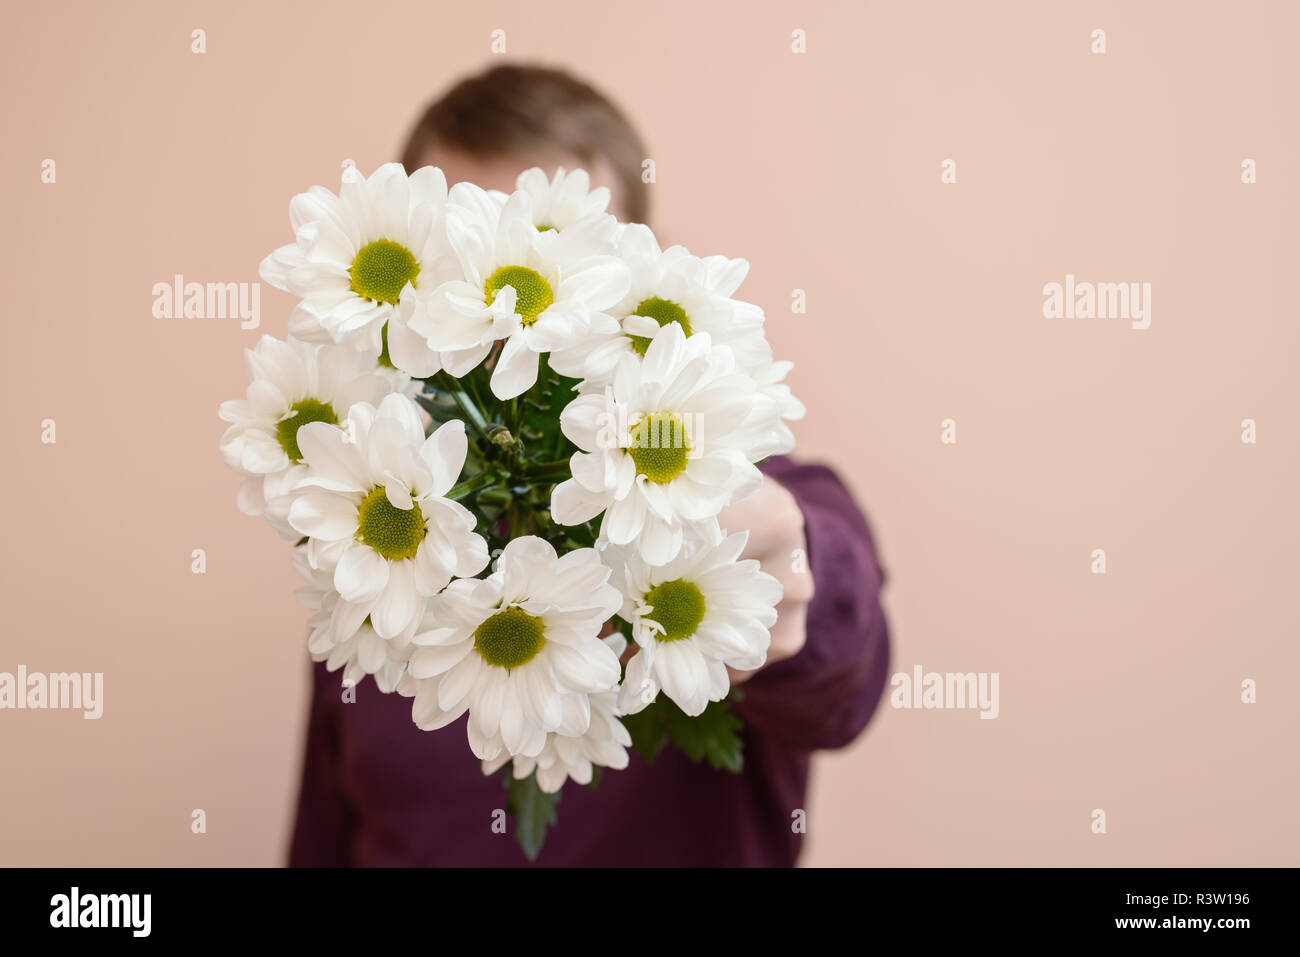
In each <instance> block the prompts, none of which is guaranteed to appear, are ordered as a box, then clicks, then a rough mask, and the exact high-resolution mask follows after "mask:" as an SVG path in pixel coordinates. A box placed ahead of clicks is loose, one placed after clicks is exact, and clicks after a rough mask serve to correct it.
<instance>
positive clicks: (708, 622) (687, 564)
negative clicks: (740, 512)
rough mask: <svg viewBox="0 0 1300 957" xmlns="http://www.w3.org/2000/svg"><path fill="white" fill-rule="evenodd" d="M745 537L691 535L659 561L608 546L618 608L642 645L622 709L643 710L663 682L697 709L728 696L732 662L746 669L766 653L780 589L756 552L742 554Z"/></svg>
mask: <svg viewBox="0 0 1300 957" xmlns="http://www.w3.org/2000/svg"><path fill="white" fill-rule="evenodd" d="M748 539H749V532H747V531H746V532H737V533H735V534H733V535H728V536H726V537H725V538H723V539H722V540H721V541H720V542H718V543H717V544H710V543H709V542H707V541H696V542H692V543H691V544H689V545H687V547H686V548H685V549H683V551H682V554H681V555H679V556H678V557H677V558H675V559H673V560H672V561H671V562H669V563H668V564H667V565H662V566H651V565H648V564H646V562H645V561H644V560H643V559H642V558H641V557H640V556H639V555H638V554H637V553H636V551H635V550H634V549H631V548H619V547H617V546H613V545H608V546H605V547H604V549H603V550H602V553H601V557H602V558H603V559H604V560H605V562H606V563H607V564H609V565H610V567H611V568H612V569H613V574H612V575H611V577H610V581H611V582H612V583H613V584H614V585H616V586H617V587H618V589H619V591H620V592H622V593H623V607H622V609H621V610H620V611H619V615H620V617H622V618H623V619H624V620H625V621H628V622H631V624H632V634H633V637H634V638H635V639H636V642H637V644H638V645H640V646H641V647H640V650H638V651H637V653H636V655H634V656H633V658H632V660H631V661H629V662H628V663H627V673H626V675H625V676H624V679H623V687H622V690H621V692H620V694H619V702H618V703H619V710H620V711H621V712H622V713H623V714H634V713H636V712H637V711H640V710H641V709H642V708H644V707H645V706H646V705H647V704H649V703H650V702H651V701H653V700H654V698H655V695H656V694H657V693H658V691H659V689H660V688H662V689H663V691H664V693H665V694H667V695H668V697H670V698H671V699H672V700H673V701H674V702H676V704H677V706H678V707H679V708H681V709H682V711H684V712H685V713H686V714H688V715H697V714H699V713H700V712H702V711H703V710H704V709H705V707H707V706H708V703H709V702H710V701H721V700H722V699H723V698H725V697H726V696H727V691H728V690H729V689H730V687H731V682H730V679H729V678H728V676H727V667H728V666H730V667H732V668H737V669H739V670H743V671H748V670H750V669H753V668H757V667H759V666H761V665H762V664H763V662H764V661H765V660H766V658H767V647H768V645H769V644H770V643H771V640H772V639H771V633H770V631H769V629H770V628H771V627H772V625H773V624H774V623H775V622H776V606H777V604H778V603H779V602H780V601H781V593H782V588H781V583H780V582H778V581H777V580H776V579H775V578H773V577H772V576H771V575H769V574H767V573H766V572H764V571H762V570H760V568H759V564H758V562H757V561H755V560H754V559H752V558H750V559H745V560H743V561H740V560H739V558H740V554H741V552H742V551H744V548H745V542H746V541H747V540H748Z"/></svg>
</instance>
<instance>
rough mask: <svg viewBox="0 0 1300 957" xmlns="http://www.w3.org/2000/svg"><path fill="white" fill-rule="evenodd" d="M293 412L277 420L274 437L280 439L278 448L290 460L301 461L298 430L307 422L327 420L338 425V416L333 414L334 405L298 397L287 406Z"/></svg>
mask: <svg viewBox="0 0 1300 957" xmlns="http://www.w3.org/2000/svg"><path fill="white" fill-rule="evenodd" d="M289 411H290V412H292V413H293V415H291V416H290V417H289V418H287V419H284V420H283V421H281V422H279V423H278V424H277V425H276V427H275V437H276V438H277V439H279V440H280V448H282V449H284V454H285V455H287V456H289V460H290V461H291V462H301V461H302V450H301V449H299V448H298V430H299V429H300V428H302V427H303V426H304V425H306V424H307V423H308V422H328V423H329V424H330V425H338V424H339V417H338V416H337V415H335V414H334V407H333V406H332V405H330V404H329V403H328V402H321V401H320V400H319V399H299V400H298V401H297V402H295V403H294V404H293V405H291V406H289Z"/></svg>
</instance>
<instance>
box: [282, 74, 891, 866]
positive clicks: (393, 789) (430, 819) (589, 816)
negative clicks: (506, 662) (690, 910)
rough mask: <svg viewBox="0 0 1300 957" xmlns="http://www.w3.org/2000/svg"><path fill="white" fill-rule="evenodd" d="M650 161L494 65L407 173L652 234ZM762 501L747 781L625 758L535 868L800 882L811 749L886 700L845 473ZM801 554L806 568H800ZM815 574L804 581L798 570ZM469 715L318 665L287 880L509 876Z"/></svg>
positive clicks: (681, 761) (551, 90)
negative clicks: (765, 615) (459, 871)
mask: <svg viewBox="0 0 1300 957" xmlns="http://www.w3.org/2000/svg"><path fill="white" fill-rule="evenodd" d="M645 155H646V153H645V149H644V147H643V146H642V143H641V140H640V139H639V137H638V136H637V134H636V132H635V131H634V130H633V129H632V127H631V125H630V124H629V123H628V121H627V120H626V118H625V117H624V116H623V115H622V114H621V113H620V112H619V111H618V109H617V108H615V107H614V106H613V105H612V104H611V103H610V102H609V101H608V100H607V99H606V98H605V97H603V96H602V95H601V94H599V93H598V92H596V91H595V90H593V89H592V88H591V87H590V86H588V85H586V84H584V83H582V82H580V81H578V80H576V79H574V78H573V77H571V76H569V75H568V74H566V73H563V72H560V71H557V70H549V69H541V68H536V67H523V66H501V67H496V68H494V69H492V70H489V71H487V72H486V73H483V74H480V75H478V76H474V77H471V78H469V79H467V80H464V81H462V82H461V83H459V84H458V85H457V86H455V87H454V88H453V89H452V90H451V91H449V92H448V93H447V94H446V95H444V96H443V97H442V98H440V99H439V100H437V101H436V102H435V103H434V104H433V105H432V106H430V108H429V109H428V111H427V112H426V113H425V114H424V116H423V117H422V118H421V119H420V121H419V122H418V123H417V124H416V127H415V129H414V130H413V131H412V133H411V136H410V139H409V141H408V143H407V146H406V149H405V150H404V152H403V157H402V160H403V163H404V164H405V166H406V168H407V170H408V171H413V170H415V169H417V168H419V167H421V166H427V165H436V166H439V167H441V168H442V169H443V171H444V172H445V173H446V175H447V181H448V182H449V183H455V182H458V181H461V180H468V181H470V182H473V183H477V184H478V185H479V186H482V187H483V188H485V189H499V190H503V191H506V192H509V191H511V190H513V189H514V184H515V178H516V177H517V176H518V174H519V173H520V172H521V171H522V170H524V169H527V168H529V167H532V166H540V167H542V168H543V169H545V170H547V171H548V172H552V171H554V169H555V168H556V167H560V166H563V167H566V168H568V169H576V168H582V169H585V170H587V171H588V172H589V173H590V174H591V176H592V180H593V185H596V186H601V185H603V186H607V187H609V188H610V190H611V194H612V201H611V205H610V212H611V213H613V214H614V215H615V216H617V217H618V218H619V219H621V220H625V221H633V222H647V221H648V219H649V213H648V198H649V197H648V191H647V189H646V186H645V184H643V183H642V181H641V162H642V160H643V158H644V157H645ZM763 471H764V472H765V474H766V476H767V479H768V480H767V481H766V482H764V483H763V486H762V488H761V490H760V491H759V492H758V493H756V494H755V495H754V496H752V497H751V498H749V499H747V500H746V501H744V502H742V503H739V504H738V505H735V506H733V507H732V508H731V509H729V510H728V511H727V512H725V513H724V514H723V526H724V527H727V528H732V529H741V528H748V529H750V538H749V546H748V549H747V551H746V557H750V558H756V559H758V560H759V561H760V563H761V564H762V567H763V570H764V571H766V572H768V573H769V574H771V575H774V576H775V577H776V578H778V579H779V580H780V581H781V583H782V585H783V586H784V589H785V592H784V598H783V600H782V602H781V604H780V606H779V607H778V618H777V622H776V625H775V626H774V627H773V629H772V645H771V649H770V650H769V652H768V657H767V663H766V664H765V665H764V666H763V667H762V668H760V669H758V670H756V671H753V672H748V673H744V674H734V675H733V681H734V682H738V683H743V684H744V690H745V694H744V698H743V700H742V701H741V702H739V703H737V704H736V706H735V707H736V710H737V711H738V712H739V713H740V714H741V716H742V717H743V718H744V721H745V731H744V745H745V763H744V770H743V771H742V772H741V773H739V774H732V773H729V772H726V771H715V770H713V769H712V768H710V767H709V766H708V765H707V764H706V763H702V764H698V765H697V764H692V763H691V762H690V761H689V760H688V759H687V758H685V757H684V756H683V755H682V754H681V753H680V752H678V751H676V750H674V749H672V748H665V749H664V751H663V752H662V753H661V754H660V756H659V757H658V759H657V760H656V761H654V762H653V763H646V762H645V761H644V760H642V759H641V757H640V756H639V755H638V754H637V753H636V752H635V751H631V752H630V758H631V763H630V765H629V767H628V768H627V769H625V770H622V771H610V772H608V773H605V774H604V775H602V777H601V781H600V784H599V786H598V787H596V788H586V787H580V786H577V785H575V784H574V783H573V782H569V783H568V784H567V785H566V786H565V788H564V791H563V799H562V802H561V805H560V813H559V815H558V817H559V823H558V824H557V825H556V826H555V827H554V828H552V829H551V832H550V834H549V835H548V837H547V840H546V845H545V847H544V849H543V851H542V854H541V856H540V858H539V859H538V863H539V864H543V865H551V866H564V865H575V864H580V865H639V866H646V865H651V866H653V865H792V864H794V863H795V861H796V859H797V858H798V855H799V851H800V846H801V842H802V835H801V834H800V833H796V832H795V829H794V828H793V827H792V823H793V821H794V820H795V812H796V811H798V810H801V809H806V807H807V803H806V800H807V786H808V767H809V758H810V756H811V754H812V752H813V751H816V750H819V749H823V748H836V747H841V746H843V745H846V744H848V743H849V742H850V741H852V740H853V739H854V738H855V737H856V736H857V735H858V733H859V732H861V731H862V729H863V728H864V727H865V726H866V724H867V721H868V719H869V718H870V717H871V714H872V712H873V711H874V710H875V707H876V703H877V701H878V700H879V698H880V695H881V691H882V689H883V688H884V684H885V679H886V673H887V669H888V664H889V639H888V629H887V625H886V621H885V618H884V614H883V612H882V610H881V607H880V603H879V590H880V586H881V581H882V575H881V571H880V567H879V565H878V564H877V561H876V555H875V548H874V544H873V542H872V537H871V533H870V531H869V530H868V527H867V524H866V521H865V519H864V518H863V516H862V514H861V512H860V511H859V510H858V508H857V506H856V505H855V504H854V502H853V500H852V498H851V496H850V495H849V493H848V492H847V491H846V490H845V488H844V486H843V485H842V484H841V483H840V481H839V480H838V479H837V478H836V477H835V475H834V474H833V473H832V472H831V471H830V470H829V469H827V468H826V467H825V466H821V465H800V464H796V463H794V462H792V461H790V460H788V459H783V458H777V459H772V460H770V461H768V462H767V463H765V464H764V466H763ZM797 552H802V554H803V555H805V556H806V562H798V561H796V559H795V556H796V553H797ZM805 565H806V569H805V568H804V566H805ZM465 720H466V719H465V718H461V719H460V720H459V721H457V722H456V723H454V724H453V725H451V726H449V727H448V728H445V729H443V730H441V731H438V732H432V733H431V732H425V731H420V730H418V729H417V728H416V727H415V725H414V723H413V722H412V719H411V701H410V699H409V698H404V697H402V696H400V695H397V694H389V695H385V694H382V693H380V692H379V690H378V689H377V688H375V686H374V685H373V684H372V683H371V682H363V683H362V684H361V685H360V686H359V687H358V688H357V691H356V701H355V702H354V703H344V702H343V700H342V695H341V688H340V680H339V676H338V674H337V673H335V674H330V673H329V672H327V671H326V670H325V666H324V665H323V664H319V665H316V666H315V670H314V686H313V699H312V705H311V715H310V719H309V725H308V733H307V745H306V756H305V760H304V767H303V777H302V787H301V793H300V797H299V803H298V815H297V821H296V823H295V827H294V833H293V839H292V845H291V848H290V853H289V863H290V864H291V865H294V866H333V865H416V866H421V865H514V864H522V863H525V859H524V857H523V854H522V852H521V851H520V849H519V847H518V846H517V844H516V843H515V841H514V839H513V837H511V836H508V835H502V834H500V833H495V832H494V831H493V830H492V823H493V820H494V815H493V812H494V811H495V810H496V809H498V808H503V807H504V806H505V796H506V795H505V791H504V790H503V788H502V786H501V783H500V778H501V775H502V773H504V772H501V773H497V774H494V775H491V776H484V775H483V773H482V770H481V768H480V765H479V761H478V760H477V759H476V758H475V757H474V756H473V754H472V753H471V752H470V750H469V748H468V747H466V745H465V728H464V723H465Z"/></svg>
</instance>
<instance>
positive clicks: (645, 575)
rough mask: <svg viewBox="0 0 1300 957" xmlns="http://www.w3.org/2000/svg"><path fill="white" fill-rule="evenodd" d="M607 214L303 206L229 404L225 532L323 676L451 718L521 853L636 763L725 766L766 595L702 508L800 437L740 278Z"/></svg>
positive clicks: (312, 197) (479, 204)
mask: <svg viewBox="0 0 1300 957" xmlns="http://www.w3.org/2000/svg"><path fill="white" fill-rule="evenodd" d="M608 204H609V192H608V190H606V189H603V188H602V189H591V188H590V182H589V179H588V177H587V174H586V173H584V172H582V171H581V170H579V171H575V172H570V173H567V174H566V173H565V172H564V171H563V170H561V171H559V172H558V173H557V174H556V175H555V177H554V178H553V179H551V180H548V179H547V178H546V176H545V174H544V173H543V172H542V171H541V170H539V169H531V170H528V171H527V172H525V173H523V174H522V175H521V176H520V177H519V180H518V184H517V189H516V191H515V192H514V193H512V194H510V195H505V194H503V193H499V192H488V191H484V190H482V189H480V188H478V187H477V186H474V185H472V184H469V183H460V184H458V185H456V186H455V187H453V188H452V189H450V190H448V188H447V183H446V179H445V178H444V176H443V174H442V172H441V171H440V170H438V169H437V168H435V167H425V168H423V169H420V170H417V171H415V172H414V173H412V174H411V175H409V176H408V175H407V173H406V172H405V171H404V170H403V168H402V167H401V166H400V165H398V164H388V165H385V166H382V167H380V168H379V169H378V170H376V171H375V172H374V174H373V175H371V176H370V177H369V178H366V177H364V176H362V175H361V174H360V173H358V172H357V171H356V170H355V169H351V168H349V169H347V170H345V172H344V174H343V182H342V186H341V188H340V190H339V193H338V195H335V194H334V193H332V192H330V191H329V190H327V189H325V188H323V187H319V186H318V187H313V188H312V189H311V190H310V191H308V192H306V193H302V194H300V195H298V196H296V197H294V198H293V200H292V202H291V203H290V205H289V219H290V222H291V224H292V226H293V231H294V242H293V243H291V244H289V245H287V246H284V247H282V248H280V249H277V250H276V251H275V252H273V253H272V254H271V255H270V256H268V257H267V258H266V259H265V260H264V261H263V263H262V265H261V275H262V278H263V279H265V280H266V281H267V282H269V283H271V284H272V285H274V286H276V287H278V288H280V289H283V290H286V291H288V292H290V293H292V294H293V295H295V296H297V297H298V298H299V300H300V301H299V303H298V304H297V306H296V307H295V309H294V311H293V313H292V315H291V316H290V319H289V337H288V339H287V341H280V340H277V339H274V338H272V337H270V336H265V337H263V338H262V340H261V341H260V342H259V343H258V344H257V346H256V347H255V348H253V349H251V350H248V351H247V352H246V353H245V359H246V363H247V372H248V390H247V394H246V396H245V397H244V398H243V399H236V400H233V401H229V402H225V403H223V404H222V406H221V410H220V411H221V417H222V418H223V419H224V420H225V421H227V422H229V423H230V427H229V429H228V430H227V431H226V433H225V435H224V436H223V437H222V439H221V451H222V454H223V456H224V457H225V460H226V462H227V463H228V464H229V465H230V466H231V467H232V468H234V469H236V470H237V471H239V472H241V473H242V474H244V475H245V476H247V478H246V479H245V481H244V483H243V485H242V487H241V488H240V492H239V499H238V501H239V508H240V510H241V511H243V512H245V513H246V514H250V515H264V516H266V518H267V519H268V520H269V521H270V523H271V525H272V526H273V527H275V528H276V530H277V531H279V532H280V533H281V535H282V536H283V537H285V538H286V539H287V540H288V541H296V542H297V545H296V552H295V556H294V560H295V564H296V566H297V568H298V570H299V571H300V573H301V574H302V576H303V578H304V579H306V581H307V583H308V584H307V586H306V587H305V588H303V589H301V590H300V592H299V596H300V598H301V600H302V601H303V602H304V603H305V604H306V605H307V606H308V607H309V608H310V609H311V610H312V615H311V617H310V619H309V626H310V638H309V642H308V647H309V649H310V651H311V655H312V657H313V659H315V660H317V661H324V662H325V663H326V667H327V668H329V670H331V671H336V670H342V672H343V674H342V681H343V683H344V684H345V685H355V684H356V683H357V682H359V681H361V680H362V679H363V678H364V677H365V676H366V675H373V676H374V680H375V683H376V684H377V685H378V687H379V688H380V689H382V690H383V691H384V692H394V691H395V692H397V693H399V694H402V695H405V696H407V697H410V698H411V699H412V712H411V713H412V717H413V719H414V721H415V723H416V724H417V725H418V726H419V727H420V728H422V729H425V730H429V731H432V730H435V729H438V728H442V727H444V726H445V725H448V724H450V723H452V722H453V721H455V720H456V719H458V718H459V717H461V716H462V715H465V714H468V721H467V725H466V726H467V729H468V738H469V747H470V748H471V750H472V751H473V752H474V754H475V755H476V756H477V757H478V758H479V759H481V761H482V762H483V771H484V773H485V774H492V773H495V772H497V771H498V770H500V769H501V768H503V767H505V766H507V765H509V766H510V769H509V772H508V773H507V774H506V775H505V778H506V781H505V786H506V787H507V788H508V789H509V791H510V793H509V795H508V799H507V807H508V808H509V810H510V813H512V814H514V815H515V817H516V826H515V832H516V836H517V838H518V840H519V841H520V843H521V844H522V845H523V847H524V850H525V852H526V853H527V854H528V855H529V857H530V858H532V857H535V856H536V854H537V853H538V851H539V850H540V847H541V843H542V841H543V839H544V837H545V832H546V828H547V827H548V826H549V825H550V824H551V823H553V822H554V820H555V802H556V801H557V800H558V798H559V792H560V789H561V787H562V786H563V784H564V783H565V781H566V780H567V779H568V778H572V779H573V780H575V781H577V782H579V783H581V784H595V783H596V774H597V773H598V772H597V771H596V769H599V768H615V769H618V768H623V767H626V765H627V762H628V755H627V748H628V747H629V746H634V745H635V746H636V747H637V748H638V749H639V750H641V751H642V752H643V753H644V754H646V755H647V757H653V756H654V754H656V753H657V752H658V750H659V749H660V748H661V747H662V746H663V745H664V744H665V743H667V742H672V743H673V744H674V745H676V746H679V747H681V748H683V749H684V750H685V751H686V752H687V753H688V754H689V755H690V756H691V757H692V758H693V759H694V760H697V761H698V760H701V759H707V760H709V761H710V762H711V763H712V764H713V765H714V766H716V767H718V768H725V769H729V770H732V771H735V770H738V769H739V767H740V761H741V755H740V740H739V737H738V736H737V733H736V732H737V729H738V728H739V727H740V722H739V719H738V718H737V717H736V716H734V715H733V714H732V713H731V712H730V710H729V709H728V706H727V702H726V699H727V698H728V696H729V694H735V692H734V691H733V690H732V689H731V685H730V680H729V674H728V670H727V669H728V668H729V667H730V668H735V669H741V670H747V669H753V668H756V667H758V666H760V665H761V664H762V663H763V661H764V658H765V655H766V651H767V647H768V643H769V631H768V629H769V628H770V627H771V625H772V623H773V622H774V621H775V618H776V611H775V606H776V605H777V603H778V602H779V601H780V599H781V586H780V585H779V584H778V583H777V581H776V580H775V579H774V578H772V577H771V576H770V575H767V574H765V573H764V572H762V571H761V570H760V569H759V567H758V563H757V562H755V561H753V560H741V559H740V555H741V552H742V550H743V548H744V546H745V542H746V537H747V534H748V533H747V532H746V531H745V530H743V529H742V530H731V533H730V534H728V531H727V530H724V529H723V528H721V526H720V524H719V520H718V515H719V513H720V511H721V510H722V509H723V508H724V507H725V506H727V505H729V504H731V503H733V502H735V501H737V500H739V499H742V498H744V497H745V496H747V495H750V494H752V493H753V492H754V491H755V490H756V489H757V488H758V487H759V484H760V483H761V482H762V481H763V477H762V474H761V473H760V472H759V470H758V469H757V468H756V467H755V463H757V462H759V461H760V460H762V459H763V458H765V457H767V456H769V455H773V454H780V453H785V452H788V451H789V450H790V449H791V448H792V447H793V445H794V439H793V436H792V435H791V433H790V430H789V428H788V427H787V426H786V424H785V422H784V421H783V420H786V419H797V418H800V417H801V416H802V415H803V407H802V406H801V405H800V403H799V402H798V400H797V399H795V398H794V397H793V396H792V395H791V393H790V389H789V387H788V386H786V385H784V384H782V379H783V378H784V377H785V374H786V372H787V371H788V370H789V368H790V364H789V363H784V362H775V361H773V358H772V353H771V348H770V347H769V345H768V343H767V340H766V338H765V336H764V331H763V313H762V311H761V310H760V309H759V308H758V307H757V306H754V305H752V304H750V303H747V302H742V301H740V300H738V299H736V298H734V293H735V291H736V288H737V287H738V286H739V285H740V283H741V281H742V280H743V279H744V277H745V274H746V272H747V270H748V264H747V263H746V262H745V261H744V260H736V259H726V258H724V257H722V256H712V257H708V258H703V259H701V258H699V257H696V256H693V255H691V254H690V253H689V252H688V251H687V250H686V249H685V248H683V247H681V246H673V247H672V248H670V249H667V250H663V249H661V248H660V246H659V243H658V242H657V241H656V239H655V237H654V234H653V233H652V232H651V231H650V229H649V228H648V227H646V226H643V225H639V224H623V223H619V222H618V221H617V220H616V219H615V218H614V217H613V216H611V215H609V214H608V213H607V212H606V208H607V207H608ZM422 411H423V413H424V414H421V413H422ZM490 561H491V566H490V569H489V562H490ZM629 650H633V651H635V653H634V654H632V655H631V656H630V657H629V656H628V651H629ZM624 663H625V664H624ZM661 691H662V692H663V694H662V695H661V694H660V692H661Z"/></svg>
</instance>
